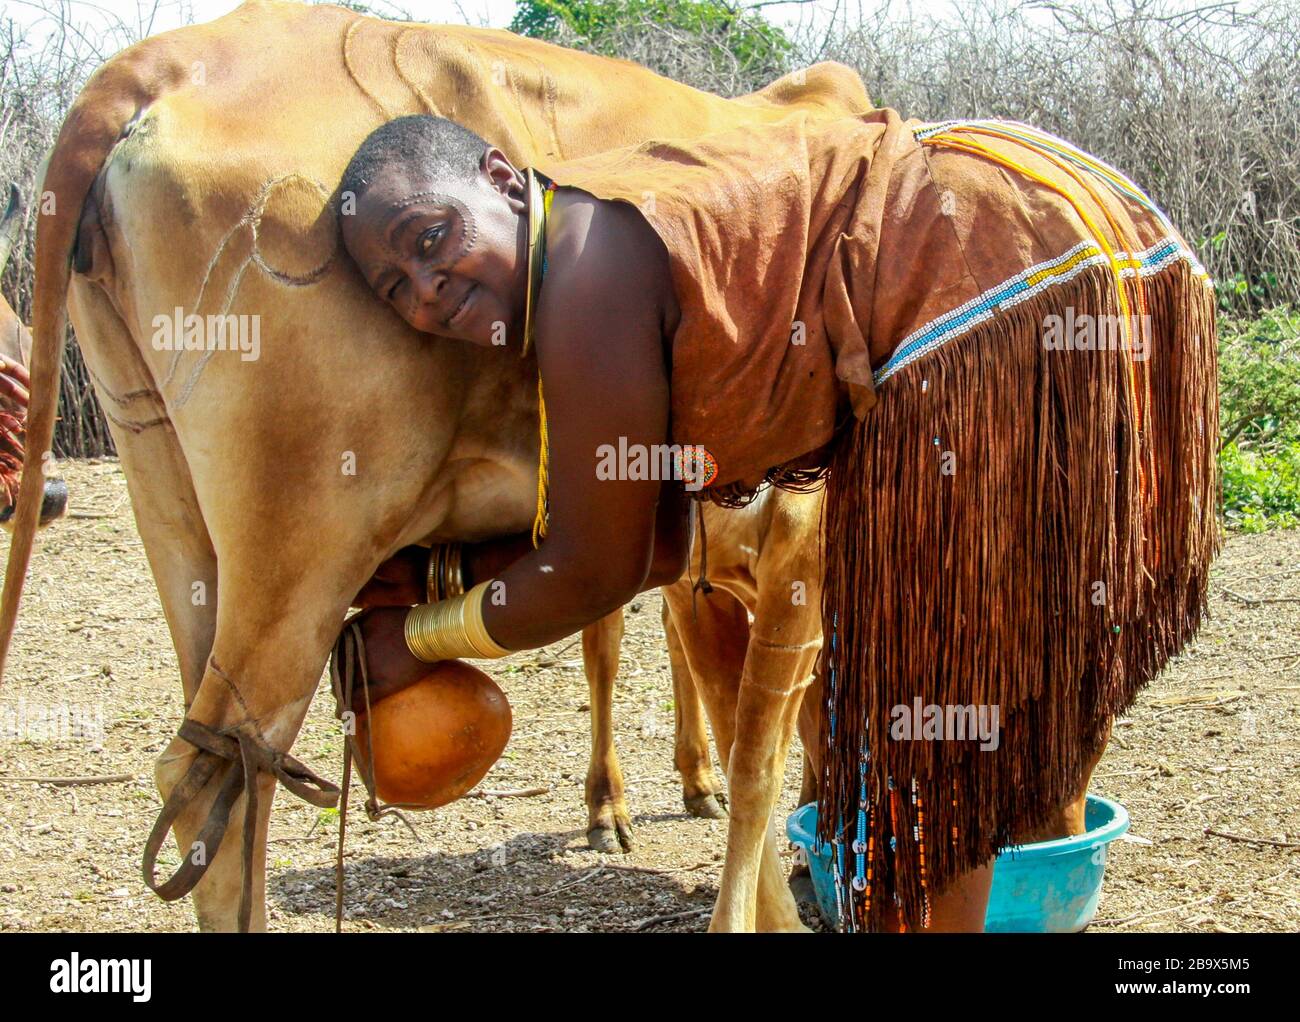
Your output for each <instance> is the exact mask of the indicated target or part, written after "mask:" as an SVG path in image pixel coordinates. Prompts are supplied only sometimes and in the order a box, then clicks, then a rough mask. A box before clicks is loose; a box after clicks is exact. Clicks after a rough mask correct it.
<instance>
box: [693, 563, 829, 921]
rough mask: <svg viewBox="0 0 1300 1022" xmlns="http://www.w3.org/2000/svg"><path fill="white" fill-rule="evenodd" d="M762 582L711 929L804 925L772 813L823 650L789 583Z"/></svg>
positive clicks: (816, 626) (814, 623) (817, 628)
mask: <svg viewBox="0 0 1300 1022" xmlns="http://www.w3.org/2000/svg"><path fill="white" fill-rule="evenodd" d="M760 570H761V569H760ZM759 582H760V585H759V598H758V606H757V608H756V611H755V615H754V624H753V627H752V629H751V634H750V640H749V649H748V653H747V656H746V658H745V668H744V674H743V675H742V677H741V681H740V693H739V698H738V700H737V705H736V732H735V733H736V737H735V741H734V743H733V744H732V748H731V758H730V761H729V763H728V764H727V789H728V791H729V792H730V795H731V827H730V829H729V830H728V833H727V858H726V862H725V865H724V866H723V871H722V883H721V889H720V892H719V895H718V905H717V908H716V909H715V911H714V914H713V921H712V924H711V926H710V928H711V929H713V930H751V929H754V928H758V929H761V930H800V929H804V927H803V924H802V923H801V922H800V920H799V913H798V910H797V908H796V907H795V902H794V898H793V896H792V895H791V893H790V889H789V887H788V886H787V885H786V882H785V876H784V871H783V869H782V868H781V862H780V858H779V856H778V854H777V844H776V840H775V837H774V835H773V832H772V812H773V810H774V809H775V808H776V802H777V799H778V798H779V797H780V794H781V785H782V781H783V778H784V776H785V759H786V754H787V753H788V752H789V748H790V741H791V739H792V738H793V736H794V729H795V722H796V719H797V717H798V714H799V707H800V704H801V702H802V699H803V693H804V689H805V688H807V686H808V685H809V684H810V682H811V678H812V671H813V665H814V663H815V662H816V658H817V654H818V652H819V650H820V649H821V622H820V620H819V618H818V616H817V614H816V613H810V612H808V609H807V607H806V606H805V605H802V604H800V605H795V604H793V603H792V602H791V600H790V590H789V585H788V583H787V582H785V581H770V580H764V579H760V580H759Z"/></svg>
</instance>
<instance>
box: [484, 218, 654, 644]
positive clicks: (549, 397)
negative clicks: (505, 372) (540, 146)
mask: <svg viewBox="0 0 1300 1022" xmlns="http://www.w3.org/2000/svg"><path fill="white" fill-rule="evenodd" d="M557 211H560V216H559V222H558V223H557V225H556V230H555V231H554V233H553V234H551V235H550V237H549V239H548V245H549V246H550V251H549V253H548V264H549V266H548V270H547V276H546V284H545V289H544V291H543V296H542V301H541V303H540V306H539V309H538V317H537V324H536V337H537V351H538V362H539V368H540V371H541V374H542V381H543V387H544V393H545V401H546V411H547V422H548V431H549V435H550V484H549V498H548V499H549V509H550V522H549V527H548V533H547V536H546V538H545V540H544V541H543V543H542V545H541V547H540V548H539V549H537V550H534V551H531V552H529V553H527V554H525V555H524V556H523V557H521V558H520V559H519V560H518V561H516V562H515V563H514V564H512V565H511V566H510V567H509V568H506V569H505V570H504V571H502V572H500V573H499V574H498V575H497V576H496V578H495V580H494V581H495V582H497V583H500V585H499V586H495V585H494V586H493V589H492V591H491V593H492V595H491V596H490V598H489V599H488V600H487V601H486V602H485V605H484V608H483V620H484V624H485V625H486V627H487V630H488V632H489V633H490V634H491V635H492V637H493V638H494V639H495V640H496V641H497V642H498V643H499V644H501V645H502V646H505V647H507V648H509V649H525V648H535V647H537V646H542V645H545V644H547V643H549V642H553V641H555V640H556V639H559V638H562V637H564V636H566V635H571V634H572V633H573V632H576V631H578V630H579V629H581V628H582V627H584V626H585V625H587V624H590V623H591V622H593V621H596V620H598V619H599V618H602V617H604V616H605V615H606V614H608V613H610V612H611V611H613V610H616V609H617V608H618V607H620V606H622V605H623V604H624V603H626V602H627V601H628V600H630V599H631V598H632V597H633V596H635V595H636V594H637V593H639V592H641V591H642V589H643V588H645V585H646V583H647V579H649V578H650V575H651V567H652V564H654V562H655V559H654V556H653V555H654V551H655V546H656V543H655V536H656V523H657V520H658V518H659V513H660V500H661V489H663V487H662V485H661V481H660V480H659V479H657V478H640V475H641V474H642V473H639V472H637V471H636V470H635V462H634V461H633V460H632V459H629V463H628V465H626V466H624V465H620V464H618V462H617V459H611V457H610V455H609V453H608V452H610V451H614V452H618V451H627V452H633V456H634V457H635V454H636V453H639V452H643V453H644V459H643V461H642V462H641V463H640V464H641V465H642V466H658V465H659V464H661V461H662V459H661V458H660V457H659V452H660V451H661V450H662V449H663V446H664V445H666V444H667V443H668V407H669V389H668V371H667V366H666V365H665V364H664V355H663V342H662V322H663V295H664V289H665V287H671V285H670V283H669V281H668V276H667V274H668V269H667V257H666V255H665V254H664V252H663V248H662V244H661V243H660V242H659V239H658V238H657V237H655V236H654V235H653V232H652V231H651V230H650V228H649V227H648V226H647V225H646V223H645V222H644V220H642V219H641V218H640V215H639V214H638V213H637V212H636V211H635V210H634V209H632V208H631V207H630V206H624V205H622V204H617V203H601V202H599V201H598V200H595V199H593V198H591V197H589V196H585V195H581V194H577V195H573V196H569V201H567V202H566V203H564V205H563V206H562V207H560V205H559V203H557ZM611 460H612V461H613V462H614V464H615V467H616V468H619V469H621V468H625V467H626V468H630V469H632V470H631V471H615V472H614V473H612V474H613V475H614V476H615V478H607V476H608V475H609V474H611V473H607V472H599V473H598V467H599V466H601V465H602V464H603V465H606V466H608V465H609V464H610V462H611ZM651 474H653V473H651ZM669 492H670V494H671V488H670V490H669ZM665 513H670V512H667V511H666V512H665Z"/></svg>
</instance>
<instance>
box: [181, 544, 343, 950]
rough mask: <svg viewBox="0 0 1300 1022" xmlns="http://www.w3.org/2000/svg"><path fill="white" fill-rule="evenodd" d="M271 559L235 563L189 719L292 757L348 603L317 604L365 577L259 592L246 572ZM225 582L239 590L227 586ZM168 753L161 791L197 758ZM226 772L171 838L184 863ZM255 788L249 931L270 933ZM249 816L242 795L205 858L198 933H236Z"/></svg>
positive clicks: (263, 808)
mask: <svg viewBox="0 0 1300 1022" xmlns="http://www.w3.org/2000/svg"><path fill="white" fill-rule="evenodd" d="M269 558H270V554H269V553H268V552H267V551H261V552H260V556H259V555H258V552H257V551H254V550H252V549H250V550H249V551H247V556H244V551H240V556H238V557H234V558H232V560H236V561H237V562H238V563H236V564H234V565H232V566H231V570H229V571H226V576H225V578H223V581H222V583H221V597H220V602H219V604H218V620H217V634H216V639H215V641H214V643H213V647H212V655H211V657H210V658H209V660H208V664H207V669H206V671H205V672H204V677H203V682H202V684H201V685H200V687H199V691H198V693H197V695H196V697H195V699H194V702H193V704H192V705H191V706H190V708H189V712H188V714H187V716H188V717H189V718H190V719H192V720H195V721H198V722H200V723H202V724H205V725H207V726H208V727H210V728H213V729H215V730H221V729H223V728H228V727H232V726H235V725H239V724H249V725H251V726H252V727H253V728H254V729H255V731H256V733H257V734H259V735H260V737H261V738H262V739H263V740H264V741H265V742H266V743H267V744H268V745H269V746H270V747H271V748H272V749H277V750H287V749H289V748H290V747H291V746H292V745H293V741H294V739H295V738H296V737H297V734H298V730H299V728H300V727H301V726H302V721H303V718H304V717H305V716H306V714H307V709H308V707H309V706H310V704H311V699H312V696H313V695H314V694H315V691H316V688H317V684H318V682H319V681H320V677H321V670H322V668H323V666H324V664H325V660H326V658H327V656H328V653H329V648H330V646H331V645H332V643H333V641H334V639H335V638H336V636H337V633H338V628H339V624H340V623H341V621H342V620H343V616H344V614H345V612H346V602H347V601H346V599H340V600H338V601H337V603H333V602H331V603H325V602H324V601H322V600H321V599H320V594H322V593H338V592H346V591H348V590H349V589H351V590H352V591H355V590H356V589H358V588H359V587H360V584H361V583H360V582H356V583H355V584H354V583H353V581H352V580H353V577H354V576H363V575H364V571H358V570H356V569H355V566H344V567H343V570H341V571H337V572H334V571H331V570H330V565H329V564H328V563H326V562H317V563H316V564H306V563H303V564H302V566H303V574H302V575H301V576H299V579H298V580H296V582H295V584H292V585H286V586H285V587H283V588H281V587H279V586H275V585H273V584H269V580H263V582H264V583H265V584H258V580H259V576H258V574H257V573H256V572H255V571H252V570H250V569H251V567H252V565H254V564H257V563H262V564H265V563H268V560H269ZM300 563H302V562H300ZM349 567H351V568H352V570H351V571H349V570H348V568H349ZM223 570H225V565H223ZM344 576H346V580H344ZM226 578H233V579H235V581H232V582H227V581H226ZM240 580H248V581H247V583H245V582H243V581H240ZM172 751H173V752H174V753H175V755H174V758H173V759H172V760H170V761H169V762H168V763H167V765H166V769H165V771H164V770H162V769H160V771H159V774H160V788H164V789H165V788H167V786H168V784H169V783H175V781H176V780H178V779H179V777H180V776H182V775H183V773H184V771H185V770H186V769H188V767H189V765H190V763H191V762H192V761H193V759H194V757H195V756H196V755H197V754H198V753H197V750H196V749H195V748H194V747H193V746H190V745H189V743H187V742H184V741H183V740H181V739H179V738H178V739H175V740H174V741H173V743H172ZM229 769H230V767H227V766H223V767H222V769H221V770H219V771H218V774H217V776H216V777H215V778H214V779H213V781H212V782H210V783H209V784H208V786H207V787H206V788H205V789H204V791H203V792H202V793H201V795H200V797H198V798H196V799H195V800H194V801H193V802H191V803H190V805H189V806H187V807H186V808H185V810H184V811H183V812H182V813H181V815H180V817H179V818H178V819H177V821H176V827H175V835H176V842H177V845H178V847H179V848H180V850H181V852H182V854H188V853H189V852H190V850H191V849H192V848H193V847H194V842H195V840H196V837H197V835H198V833H199V830H200V828H201V827H202V826H203V824H204V823H205V822H206V821H207V818H208V812H209V810H210V808H211V805H212V801H213V799H214V796H215V794H216V791H217V789H218V788H219V786H220V783H221V781H222V780H223V779H224V778H225V776H226V772H227V771H228V770H229ZM164 773H165V775H166V776H165V777H164V776H162V775H163V774H164ZM257 784H258V792H259V799H258V813H257V818H256V821H255V828H256V829H255V837H254V847H253V855H252V861H251V864H250V868H251V876H252V894H253V902H252V916H251V922H250V929H252V930H264V929H266V836H267V827H268V823H269V821H270V816H271V802H272V800H273V797H274V795H275V790H276V784H275V779H274V778H273V777H271V776H269V775H267V774H260V775H259V776H258V779H257ZM245 806H246V796H244V795H241V796H240V797H239V798H238V799H237V800H236V801H235V803H234V806H233V808H232V809H231V812H230V822H229V826H228V827H227V829H226V832H225V835H224V838H223V839H222V841H221V844H220V847H219V850H218V851H217V852H216V854H215V855H213V854H212V852H211V850H210V849H207V850H205V851H206V852H207V855H208V858H209V862H210V864H209V866H208V869H207V872H206V874H205V875H204V877H203V879H202V880H201V881H200V882H199V884H198V886H197V887H195V889H194V895H193V896H194V909H195V912H196V914H197V916H198V921H199V927H200V928H201V929H203V930H219V931H230V930H234V929H236V928H237V926H238V918H239V901H240V891H241V884H242V880H243V875H244V874H243V869H244V863H243V856H242V843H243V829H244V827H243V824H244V810H245Z"/></svg>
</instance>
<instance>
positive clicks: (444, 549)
mask: <svg viewBox="0 0 1300 1022" xmlns="http://www.w3.org/2000/svg"><path fill="white" fill-rule="evenodd" d="M462 549H463V544H461V543H435V544H434V545H433V546H432V547H430V548H429V567H428V571H427V572H426V576H425V593H426V594H427V596H428V598H429V602H430V603H437V602H438V601H439V600H447V599H450V598H451V597H453V596H460V595H461V594H462V593H463V592H465V576H464V574H463V572H462V571H461V551H462Z"/></svg>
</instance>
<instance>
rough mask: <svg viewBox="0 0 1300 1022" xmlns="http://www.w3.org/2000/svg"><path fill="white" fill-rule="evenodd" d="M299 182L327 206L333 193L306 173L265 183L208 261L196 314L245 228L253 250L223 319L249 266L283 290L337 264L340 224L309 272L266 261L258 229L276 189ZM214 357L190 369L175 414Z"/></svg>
mask: <svg viewBox="0 0 1300 1022" xmlns="http://www.w3.org/2000/svg"><path fill="white" fill-rule="evenodd" d="M299 181H300V182H305V183H306V184H308V185H310V186H311V187H312V188H315V189H316V191H317V193H318V194H319V196H320V197H321V199H322V200H323V202H324V203H325V204H326V205H328V203H329V196H330V193H329V192H328V191H327V190H326V189H325V186H324V185H322V184H321V183H320V182H319V181H314V180H312V179H311V178H309V177H306V176H305V175H303V174H297V173H289V174H283V175H281V176H280V177H276V178H272V179H271V180H269V181H267V182H266V183H265V184H263V185H262V187H261V189H260V191H259V192H258V194H257V196H256V198H254V200H253V203H252V205H251V206H249V208H248V211H247V212H246V213H245V214H244V215H243V216H242V217H240V218H239V221H238V222H237V223H236V224H235V225H234V226H233V227H232V228H231V229H230V230H229V231H227V232H226V234H225V236H224V237H223V238H222V239H221V242H220V244H218V246H217V249H216V251H215V252H214V253H213V255H212V258H211V259H209V260H208V265H207V269H206V270H205V271H204V273H203V280H202V281H201V282H200V284H199V293H198V296H197V297H196V298H195V300H194V306H193V307H194V311H195V313H196V314H197V313H198V310H199V308H200V307H201V305H202V303H203V298H204V295H205V294H206V293H207V289H208V284H209V282H210V281H211V279H212V275H213V273H215V272H216V268H217V266H218V264H219V263H220V262H221V257H222V256H223V255H224V254H225V252H226V249H227V248H228V247H229V245H230V241H231V239H232V238H233V237H234V236H235V234H236V233H238V232H239V231H241V230H242V229H244V228H247V229H248V230H249V231H250V232H251V235H252V249H251V251H250V252H249V254H248V255H247V256H246V257H245V258H244V261H243V262H242V263H240V265H239V267H238V268H237V269H236V270H235V273H234V274H233V276H232V277H231V279H230V282H229V284H228V285H227V286H226V294H225V300H224V301H223V303H222V306H221V312H220V313H219V314H220V315H221V316H226V315H228V314H229V313H230V309H231V306H232V305H233V304H234V302H235V297H236V295H237V294H238V291H239V287H240V284H242V283H243V280H244V273H245V271H246V270H247V269H248V267H249V264H250V263H251V264H253V265H254V266H256V267H257V268H258V269H259V270H261V271H262V272H263V273H264V274H265V275H266V276H268V277H270V278H271V279H272V280H274V281H276V282H277V283H278V284H281V285H282V286H284V287H310V286H311V285H313V284H315V283H317V282H318V281H320V280H321V279H322V278H323V277H324V276H325V275H326V274H327V273H328V272H329V270H330V268H331V267H332V266H333V265H334V260H335V259H336V258H338V251H339V249H338V232H337V225H336V230H335V232H334V235H333V247H332V248H331V249H330V253H329V255H328V256H327V257H326V258H325V260H324V261H323V262H322V263H320V264H319V265H318V266H315V267H313V268H312V269H310V270H308V271H307V272H306V273H302V274H292V273H288V272H286V271H284V270H281V269H279V268H277V267H275V266H272V265H271V264H270V263H269V262H267V261H266V258H265V256H264V255H263V254H262V251H261V249H260V247H259V242H260V233H259V230H260V228H261V225H262V218H263V216H265V215H266V204H267V202H268V201H269V199H270V197H271V195H272V194H273V193H274V191H275V189H276V188H277V187H279V186H281V185H284V184H287V183H289V182H299ZM184 354H186V353H185V352H184V351H183V350H178V351H176V352H174V353H173V355H172V360H171V366H170V367H169V369H168V372H167V376H166V378H165V379H164V380H163V382H162V387H164V388H165V387H167V386H169V385H170V384H171V381H172V379H173V378H174V377H175V375H176V372H177V370H178V369H179V367H180V360H181V357H182V356H183V355H184ZM215 354H216V349H215V348H211V349H209V350H207V351H204V352H203V353H202V354H201V355H200V356H199V358H198V360H197V361H196V362H195V364H194V366H193V368H192V369H191V370H190V374H189V377H188V378H187V379H186V381H185V385H184V386H183V387H182V388H181V391H180V393H179V394H178V395H177V397H176V399H175V400H174V401H173V402H172V411H173V412H175V411H177V410H179V409H181V408H183V407H184V406H185V404H186V402H187V401H189V399H190V397H191V395H193V393H194V389H195V387H196V386H197V385H198V382H199V379H200V377H201V376H202V375H203V370H204V369H206V368H207V367H208V363H209V362H211V361H212V356H213V355H215Z"/></svg>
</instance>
